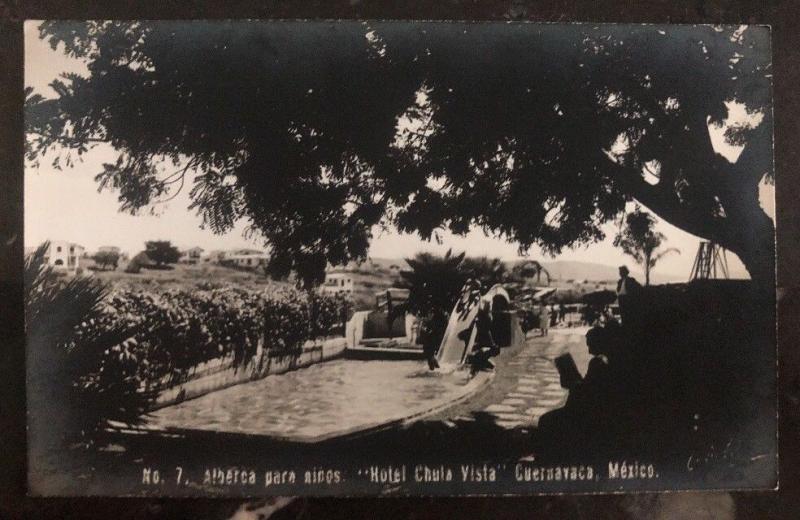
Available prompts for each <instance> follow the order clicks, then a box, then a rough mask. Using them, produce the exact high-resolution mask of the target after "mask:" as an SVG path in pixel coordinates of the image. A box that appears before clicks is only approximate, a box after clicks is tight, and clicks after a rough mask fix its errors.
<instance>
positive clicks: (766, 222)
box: [722, 206, 775, 293]
mask: <svg viewBox="0 0 800 520" xmlns="http://www.w3.org/2000/svg"><path fill="white" fill-rule="evenodd" d="M749 213H750V214H749V215H748V219H747V226H744V227H743V228H742V229H739V230H737V237H736V239H734V240H732V241H731V242H730V243H728V244H722V245H723V246H725V247H727V248H728V249H730V250H731V251H733V252H734V253H736V254H737V255H738V256H739V258H740V259H741V261H742V263H744V266H745V267H746V268H747V272H748V273H750V278H751V279H752V280H753V283H754V285H755V286H756V287H757V288H758V289H759V290H760V291H764V292H767V293H772V292H774V290H775V225H774V224H773V222H772V219H771V218H769V216H768V215H767V214H766V213H764V211H763V210H762V209H761V207H760V206H759V207H758V208H757V209H755V210H754V211H751V212H749Z"/></svg>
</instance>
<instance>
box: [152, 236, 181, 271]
mask: <svg viewBox="0 0 800 520" xmlns="http://www.w3.org/2000/svg"><path fill="white" fill-rule="evenodd" d="M144 247H145V251H144V252H145V253H146V254H147V256H148V258H150V259H151V260H152V261H153V262H155V263H156V265H158V266H163V265H166V264H174V263H175V262H177V261H178V259H179V258H180V257H181V253H180V251H178V248H177V247H175V246H173V245H172V243H171V242H170V241H169V240H152V241H149V242H145V244H144Z"/></svg>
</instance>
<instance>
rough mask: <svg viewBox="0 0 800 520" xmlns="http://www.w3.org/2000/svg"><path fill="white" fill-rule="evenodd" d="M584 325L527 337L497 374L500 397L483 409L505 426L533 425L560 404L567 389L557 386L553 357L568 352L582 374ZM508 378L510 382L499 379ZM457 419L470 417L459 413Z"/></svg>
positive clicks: (586, 358)
mask: <svg viewBox="0 0 800 520" xmlns="http://www.w3.org/2000/svg"><path fill="white" fill-rule="evenodd" d="M585 333H586V328H584V327H580V328H563V329H551V330H550V335H549V336H547V337H535V336H534V337H529V339H528V340H527V342H526V345H525V347H524V348H523V349H522V350H521V351H520V352H519V353H518V354H516V356H515V357H514V358H513V359H512V360H509V361H508V362H507V363H506V366H505V367H504V369H506V370H504V371H505V372H506V373H505V374H502V375H500V374H498V376H499V377H498V378H496V379H495V382H494V384H505V385H506V388H507V389H506V391H504V392H502V393H501V397H500V399H499V400H498V399H496V400H495V402H492V403H491V404H488V405H487V406H485V408H483V410H482V411H483V412H485V413H488V414H490V415H491V416H492V418H493V419H494V421H495V423H496V424H497V425H498V426H500V427H502V428H505V429H514V428H520V427H535V426H536V425H537V424H538V422H539V418H540V417H541V416H542V415H544V414H545V413H547V412H548V411H550V410H553V409H556V408H560V407H561V406H563V405H564V403H565V401H566V399H567V396H568V392H567V391H566V390H565V389H563V388H562V387H561V384H560V380H559V375H558V371H557V370H556V367H555V365H554V363H553V360H554V359H555V358H556V357H558V356H560V355H561V354H564V353H566V352H569V353H570V354H572V357H573V359H574V360H575V364H576V366H577V367H578V371H580V372H581V374H582V375H583V374H585V373H586V369H587V367H588V363H589V359H590V356H589V354H588V351H587V349H586V343H585V339H584V336H585ZM501 379H502V380H506V379H511V382H510V383H509V382H505V383H503V382H501ZM457 420H470V417H467V416H461V417H458V418H457Z"/></svg>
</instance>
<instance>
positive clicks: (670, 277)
mask: <svg viewBox="0 0 800 520" xmlns="http://www.w3.org/2000/svg"><path fill="white" fill-rule="evenodd" d="M370 260H371V261H372V263H373V264H374V265H376V266H379V267H380V268H384V269H388V267H389V266H390V265H392V264H395V265H399V266H400V268H401V269H408V264H406V262H405V260H403V259H402V258H371V259H370ZM524 261H525V260H509V261H506V265H507V266H508V268H509V269H510V268H511V267H513V266H514V265H515V264H517V263H520V262H524ZM540 263H541V264H542V266H544V268H545V269H547V271H548V272H549V273H550V276H551V277H552V279H553V281H561V282H565V281H567V280H573V281H582V280H587V281H589V282H614V283H616V281H617V279H618V278H619V273H618V266H614V265H606V264H596V263H592V262H578V261H573V260H555V261H550V262H541V261H540ZM628 267H629V268H630V270H631V274H632V275H633V276H634V277H635V278H636V279H638V280H640V281H641V282H644V274H643V273H642V270H641V269H640V268H639V267H638V266H636V265H635V264H633V263H632V262H631V263H629V264H628ZM688 278H689V273H686V274H685V275H679V274H672V273H660V272H658V271H657V270H656V271H655V272H653V273H651V275H650V282H651V283H656V284H659V283H668V282H685V281H686V280H687V279H688Z"/></svg>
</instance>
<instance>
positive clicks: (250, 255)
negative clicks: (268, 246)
mask: <svg viewBox="0 0 800 520" xmlns="http://www.w3.org/2000/svg"><path fill="white" fill-rule="evenodd" d="M267 261H269V255H267V253H265V252H263V251H259V250H257V249H238V250H234V251H231V252H228V253H225V256H224V258H223V259H222V260H221V263H223V264H225V265H231V266H234V267H240V268H242V269H256V268H258V267H261V266H264V265H266V264H267Z"/></svg>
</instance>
